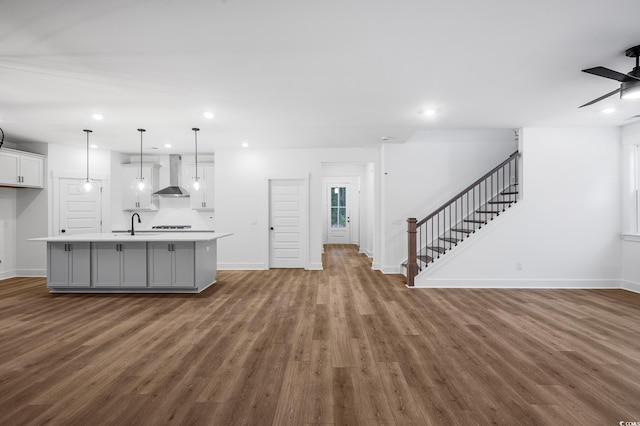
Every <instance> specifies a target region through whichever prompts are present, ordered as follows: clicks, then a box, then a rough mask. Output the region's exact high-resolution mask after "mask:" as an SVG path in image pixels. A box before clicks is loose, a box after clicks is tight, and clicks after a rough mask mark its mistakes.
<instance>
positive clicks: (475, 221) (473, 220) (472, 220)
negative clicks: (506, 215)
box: [464, 219, 487, 223]
mask: <svg viewBox="0 0 640 426" xmlns="http://www.w3.org/2000/svg"><path fill="white" fill-rule="evenodd" d="M464 221H465V222H469V223H487V221H486V220H477V219H465V220H464Z"/></svg>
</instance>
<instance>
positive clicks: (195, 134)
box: [191, 127, 200, 181]
mask: <svg viewBox="0 0 640 426" xmlns="http://www.w3.org/2000/svg"><path fill="white" fill-rule="evenodd" d="M191 130H193V134H194V136H195V139H196V181H197V180H198V132H199V131H200V129H198V128H197V127H194V128H192V129H191Z"/></svg>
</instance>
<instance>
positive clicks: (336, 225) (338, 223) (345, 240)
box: [327, 183, 351, 244]
mask: <svg viewBox="0 0 640 426" xmlns="http://www.w3.org/2000/svg"><path fill="white" fill-rule="evenodd" d="M327 212H328V214H327V244H350V243H351V187H350V185H349V184H348V183H330V184H327Z"/></svg>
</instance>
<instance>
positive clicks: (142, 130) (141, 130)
mask: <svg viewBox="0 0 640 426" xmlns="http://www.w3.org/2000/svg"><path fill="white" fill-rule="evenodd" d="M138 131H139V132H140V181H142V180H143V178H142V132H146V130H145V129H138Z"/></svg>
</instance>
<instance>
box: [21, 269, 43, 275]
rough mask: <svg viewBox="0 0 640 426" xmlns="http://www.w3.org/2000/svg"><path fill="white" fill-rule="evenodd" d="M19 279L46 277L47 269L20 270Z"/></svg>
mask: <svg viewBox="0 0 640 426" xmlns="http://www.w3.org/2000/svg"><path fill="white" fill-rule="evenodd" d="M16 276H18V277H46V276H47V270H46V269H18V270H17V271H16Z"/></svg>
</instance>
